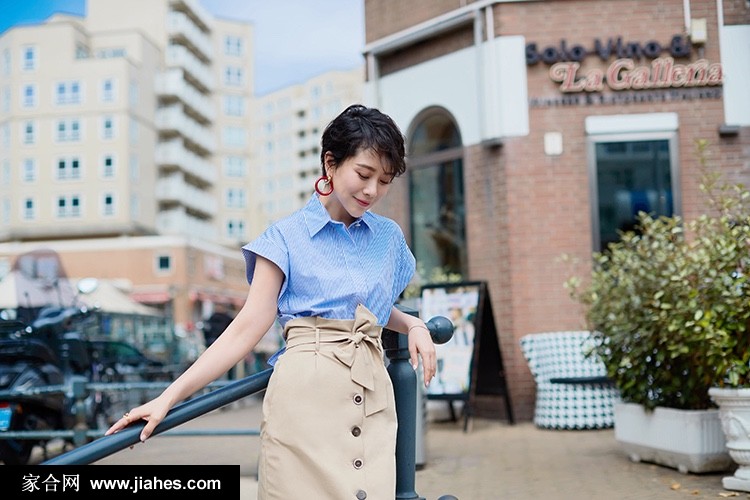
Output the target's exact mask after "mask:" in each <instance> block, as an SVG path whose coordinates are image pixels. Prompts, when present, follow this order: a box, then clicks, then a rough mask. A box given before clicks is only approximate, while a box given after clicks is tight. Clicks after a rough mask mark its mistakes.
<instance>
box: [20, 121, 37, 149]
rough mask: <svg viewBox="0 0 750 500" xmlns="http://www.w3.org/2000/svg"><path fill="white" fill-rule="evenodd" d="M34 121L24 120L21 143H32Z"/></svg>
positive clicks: (34, 135) (33, 139) (34, 136)
mask: <svg viewBox="0 0 750 500" xmlns="http://www.w3.org/2000/svg"><path fill="white" fill-rule="evenodd" d="M34 129H35V127H34V122H26V123H24V125H23V143H24V144H34V141H35V138H36V134H35V131H34Z"/></svg>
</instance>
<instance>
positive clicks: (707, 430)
mask: <svg viewBox="0 0 750 500" xmlns="http://www.w3.org/2000/svg"><path fill="white" fill-rule="evenodd" d="M698 153H699V158H700V159H701V165H702V166H703V167H704V171H703V183H702V185H701V189H702V191H703V192H704V193H705V194H706V195H707V200H708V203H707V211H706V213H704V214H703V215H701V216H699V217H697V218H695V219H692V220H689V221H685V220H683V219H682V218H681V217H679V216H672V217H658V218H655V217H651V216H650V215H648V214H645V213H640V214H639V215H638V218H637V224H636V227H635V228H634V230H632V231H628V232H624V233H622V235H621V240H620V241H619V242H616V243H613V244H610V245H609V247H608V248H607V249H606V251H604V252H598V253H594V262H593V269H592V272H591V275H590V277H589V279H587V280H586V281H585V282H584V280H581V279H580V278H577V277H573V278H570V279H569V280H568V281H567V282H566V286H567V287H568V289H569V290H570V292H571V296H572V297H573V298H574V299H575V300H577V301H578V302H579V303H581V304H582V305H583V306H584V314H585V317H586V320H587V323H588V327H589V329H590V330H591V331H592V332H593V335H594V337H595V340H596V341H597V342H596V343H595V345H596V347H595V349H594V351H595V352H594V353H592V354H593V355H598V356H599V357H600V358H601V359H602V361H603V362H604V364H605V366H606V368H607V373H608V375H609V377H610V378H611V379H612V380H613V381H614V383H615V384H616V386H617V387H618V388H619V390H620V392H621V397H622V401H623V403H621V404H618V405H617V406H616V407H615V437H616V438H617V439H618V441H620V442H621V444H622V445H623V447H624V448H625V449H626V451H627V452H628V453H629V454H630V455H631V458H633V459H636V460H637V459H642V460H646V461H650V462H655V463H659V464H661V465H667V466H671V467H675V468H678V469H679V470H681V471H683V472H709V471H720V470H726V469H727V468H728V467H729V466H730V465H731V459H730V457H729V455H728V454H727V451H726V442H725V438H724V433H723V432H722V429H721V423H720V420H719V410H717V409H716V408H715V405H714V402H713V400H712V397H711V396H710V395H709V389H711V388H714V387H726V386H732V387H740V386H750V384H749V383H748V382H749V381H750V380H749V379H748V377H750V370H749V369H748V357H749V356H750V333H748V318H750V300H748V297H749V296H750V293H749V292H750V282H748V277H747V273H748V272H750V244H749V243H750V226H748V224H747V222H746V221H750V211H748V209H747V203H748V200H750V193H748V192H747V191H746V190H745V189H744V188H743V187H742V186H741V185H729V184H723V183H722V182H721V180H720V176H719V174H718V173H716V172H714V171H711V170H709V169H708V168H706V162H705V158H706V143H705V142H701V143H699V144H698ZM626 417H637V418H639V419H640V420H641V421H642V422H641V423H642V424H643V425H645V426H646V427H645V428H633V427H632V426H631V425H630V424H628V423H626V421H624V420H623V418H626ZM662 418H667V419H668V420H669V421H668V422H667V423H661V419H662ZM683 418H689V419H691V421H692V420H695V421H694V422H692V423H690V422H689V421H688V422H687V423H681V422H682V419H683ZM691 428H693V429H696V430H700V431H701V432H700V433H699V434H697V435H696V436H695V437H693V438H691V437H690V435H689V434H688V433H687V430H689V429H691ZM747 429H748V430H749V431H750V427H748V428H747ZM670 435H671V436H672V437H673V438H674V442H672V443H671V444H669V443H668V444H665V445H664V446H665V448H663V447H662V446H661V445H657V444H654V443H653V442H652V440H654V439H657V438H668V437H669V436H670ZM748 440H750V437H748ZM749 479H750V477H749Z"/></svg>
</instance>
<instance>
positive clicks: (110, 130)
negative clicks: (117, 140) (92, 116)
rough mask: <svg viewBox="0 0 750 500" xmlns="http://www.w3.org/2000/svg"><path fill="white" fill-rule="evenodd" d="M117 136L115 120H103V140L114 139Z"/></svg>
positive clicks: (109, 118)
mask: <svg viewBox="0 0 750 500" xmlns="http://www.w3.org/2000/svg"><path fill="white" fill-rule="evenodd" d="M114 136H115V126H114V120H113V118H112V117H111V116H105V117H103V118H102V139H112V138H113V137H114Z"/></svg>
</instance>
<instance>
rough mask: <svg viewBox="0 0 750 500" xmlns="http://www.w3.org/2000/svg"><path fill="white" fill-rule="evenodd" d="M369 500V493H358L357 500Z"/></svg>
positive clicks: (362, 491) (360, 491) (363, 491)
mask: <svg viewBox="0 0 750 500" xmlns="http://www.w3.org/2000/svg"><path fill="white" fill-rule="evenodd" d="M365 498H367V492H366V491H365V490H359V491H358V492H357V500H365Z"/></svg>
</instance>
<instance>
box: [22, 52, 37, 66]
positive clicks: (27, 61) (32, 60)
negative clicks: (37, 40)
mask: <svg viewBox="0 0 750 500" xmlns="http://www.w3.org/2000/svg"><path fill="white" fill-rule="evenodd" d="M35 68H36V47H24V48H23V69H24V70H27V71H28V70H32V69H35Z"/></svg>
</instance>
